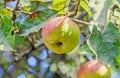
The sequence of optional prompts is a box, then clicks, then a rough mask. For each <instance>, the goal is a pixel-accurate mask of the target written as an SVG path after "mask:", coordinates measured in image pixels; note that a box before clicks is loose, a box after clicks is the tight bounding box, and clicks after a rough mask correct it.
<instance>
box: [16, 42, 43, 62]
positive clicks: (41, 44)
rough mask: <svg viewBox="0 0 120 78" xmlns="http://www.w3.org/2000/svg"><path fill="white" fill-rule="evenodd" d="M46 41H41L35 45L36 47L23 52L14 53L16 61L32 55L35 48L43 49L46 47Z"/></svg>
mask: <svg viewBox="0 0 120 78" xmlns="http://www.w3.org/2000/svg"><path fill="white" fill-rule="evenodd" d="M44 47H45V46H44V43H39V44H38V45H36V46H34V49H33V48H28V49H27V50H26V51H25V52H22V53H14V56H15V58H14V62H19V61H20V60H21V59H22V58H23V57H26V56H28V55H30V54H31V53H32V52H33V51H35V50H38V49H39V48H40V49H39V50H42V49H43V48H44Z"/></svg>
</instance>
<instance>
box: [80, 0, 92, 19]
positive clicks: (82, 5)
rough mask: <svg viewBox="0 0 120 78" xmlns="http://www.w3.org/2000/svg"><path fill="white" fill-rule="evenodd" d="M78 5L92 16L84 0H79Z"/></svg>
mask: <svg viewBox="0 0 120 78" xmlns="http://www.w3.org/2000/svg"><path fill="white" fill-rule="evenodd" d="M80 6H81V7H82V8H83V9H84V10H85V11H86V12H87V13H88V15H89V16H90V17H92V12H91V10H90V8H89V6H88V4H86V2H85V1H83V0H81V1H80Z"/></svg>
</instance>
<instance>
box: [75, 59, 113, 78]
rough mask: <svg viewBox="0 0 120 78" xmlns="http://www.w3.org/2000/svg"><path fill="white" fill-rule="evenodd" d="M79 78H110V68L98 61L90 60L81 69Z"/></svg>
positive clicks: (78, 74)
mask: <svg viewBox="0 0 120 78" xmlns="http://www.w3.org/2000/svg"><path fill="white" fill-rule="evenodd" d="M77 76H78V78H110V76H111V73H110V70H109V68H108V67H107V66H106V65H104V64H102V63H100V62H99V61H98V60H90V61H88V62H87V63H85V64H84V65H82V66H81V67H80V69H79V70H78V73H77Z"/></svg>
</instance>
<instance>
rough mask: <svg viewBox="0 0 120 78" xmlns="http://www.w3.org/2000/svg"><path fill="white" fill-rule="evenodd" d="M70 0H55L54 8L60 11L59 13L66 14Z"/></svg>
mask: <svg viewBox="0 0 120 78" xmlns="http://www.w3.org/2000/svg"><path fill="white" fill-rule="evenodd" d="M67 1H68V0H53V9H54V10H56V11H59V14H66V10H65V9H66V6H67Z"/></svg>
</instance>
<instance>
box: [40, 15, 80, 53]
mask: <svg viewBox="0 0 120 78" xmlns="http://www.w3.org/2000/svg"><path fill="white" fill-rule="evenodd" d="M42 38H43V42H44V44H45V45H46V47H47V48H48V49H50V50H51V51H53V52H55V53H57V54H64V53H68V52H70V51H72V50H73V49H74V48H75V47H76V46H77V45H78V42H79V40H80V30H79V27H78V25H77V24H76V23H74V22H73V21H72V20H71V19H70V18H68V17H67V16H60V17H56V18H53V19H52V20H50V21H49V22H48V23H47V24H46V25H45V26H44V27H43V28H42Z"/></svg>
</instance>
